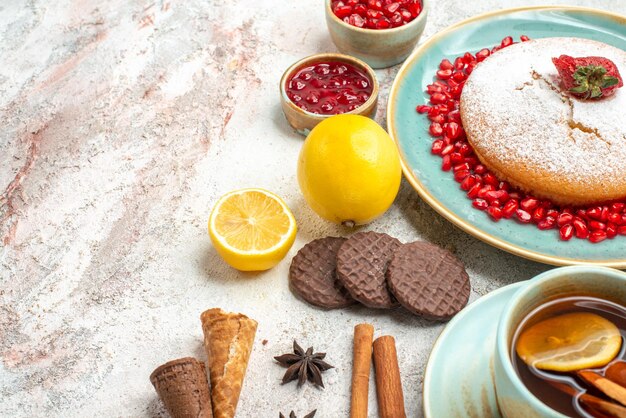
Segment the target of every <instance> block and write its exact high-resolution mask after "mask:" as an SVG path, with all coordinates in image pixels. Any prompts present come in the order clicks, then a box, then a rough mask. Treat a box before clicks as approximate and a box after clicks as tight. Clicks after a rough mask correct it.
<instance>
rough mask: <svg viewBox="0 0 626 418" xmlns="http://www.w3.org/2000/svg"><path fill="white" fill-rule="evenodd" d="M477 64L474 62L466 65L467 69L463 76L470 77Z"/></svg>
mask: <svg viewBox="0 0 626 418" xmlns="http://www.w3.org/2000/svg"><path fill="white" fill-rule="evenodd" d="M477 63H478V62H477V61H475V62H471V63H469V64H467V68H465V74H467V75H470V74H471V73H472V72H473V71H474V68H476V64H477Z"/></svg>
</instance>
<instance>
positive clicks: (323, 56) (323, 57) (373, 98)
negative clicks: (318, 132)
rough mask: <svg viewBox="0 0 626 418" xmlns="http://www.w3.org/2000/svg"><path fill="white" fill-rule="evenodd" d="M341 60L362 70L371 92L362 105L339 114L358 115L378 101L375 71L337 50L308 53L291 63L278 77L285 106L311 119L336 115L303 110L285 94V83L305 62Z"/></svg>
mask: <svg viewBox="0 0 626 418" xmlns="http://www.w3.org/2000/svg"><path fill="white" fill-rule="evenodd" d="M333 60H334V61H343V62H347V63H349V64H352V65H354V66H356V67H357V68H360V69H361V70H364V71H365V73H366V75H367V77H368V78H369V79H370V81H371V83H372V94H371V95H370V97H369V99H367V100H366V101H365V103H363V104H362V105H360V106H359V107H357V108H356V109H354V110H351V111H349V112H344V113H339V114H340V115H360V114H361V112H362V111H363V109H365V108H369V107H370V106H373V105H374V104H375V103H376V102H377V101H378V92H379V85H378V79H377V78H376V73H375V72H374V70H373V69H372V67H370V66H369V65H368V64H367V63H366V62H365V61H362V60H360V59H358V58H356V57H353V56H351V55H346V54H341V53H337V52H322V53H319V54H313V55H309V56H307V57H304V58H301V59H299V60H298V61H296V62H294V63H293V64H291V65H290V66H289V67H288V68H287V69H286V70H285V72H284V73H283V75H282V76H281V78H280V86H279V88H280V96H281V99H282V101H283V102H284V103H286V104H287V106H289V107H290V108H291V109H293V110H295V111H297V112H302V113H303V114H305V115H306V116H308V117H310V118H312V119H316V120H318V121H322V120H324V119H327V118H329V117H331V116H336V115H334V114H332V115H323V114H320V113H313V112H309V111H308V110H304V109H302V108H301V107H299V106H297V105H296V104H295V103H294V102H293V101H292V100H291V99H290V98H289V96H287V91H286V88H285V86H286V84H287V81H288V80H289V78H290V77H291V75H292V74H293V73H295V72H296V71H297V70H298V69H299V68H301V67H304V66H305V65H306V64H308V63H314V62H322V61H326V62H330V61H333Z"/></svg>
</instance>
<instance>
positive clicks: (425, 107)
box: [415, 105, 430, 113]
mask: <svg viewBox="0 0 626 418" xmlns="http://www.w3.org/2000/svg"><path fill="white" fill-rule="evenodd" d="M415 110H416V111H417V113H427V112H428V111H429V110H430V106H428V105H419V106H417V107H416V108H415Z"/></svg>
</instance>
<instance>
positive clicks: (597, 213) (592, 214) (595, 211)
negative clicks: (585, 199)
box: [587, 206, 602, 221]
mask: <svg viewBox="0 0 626 418" xmlns="http://www.w3.org/2000/svg"><path fill="white" fill-rule="evenodd" d="M587 217H589V218H591V219H595V220H597V221H599V220H601V219H602V208H601V207H599V206H598V207H595V208H591V209H587Z"/></svg>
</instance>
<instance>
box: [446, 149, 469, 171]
mask: <svg viewBox="0 0 626 418" xmlns="http://www.w3.org/2000/svg"><path fill="white" fill-rule="evenodd" d="M450 158H451V159H452V162H453V163H454V164H459V163H462V162H464V161H465V158H463V156H462V155H461V153H459V152H453V153H452V154H450ZM468 169H469V167H468Z"/></svg>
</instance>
